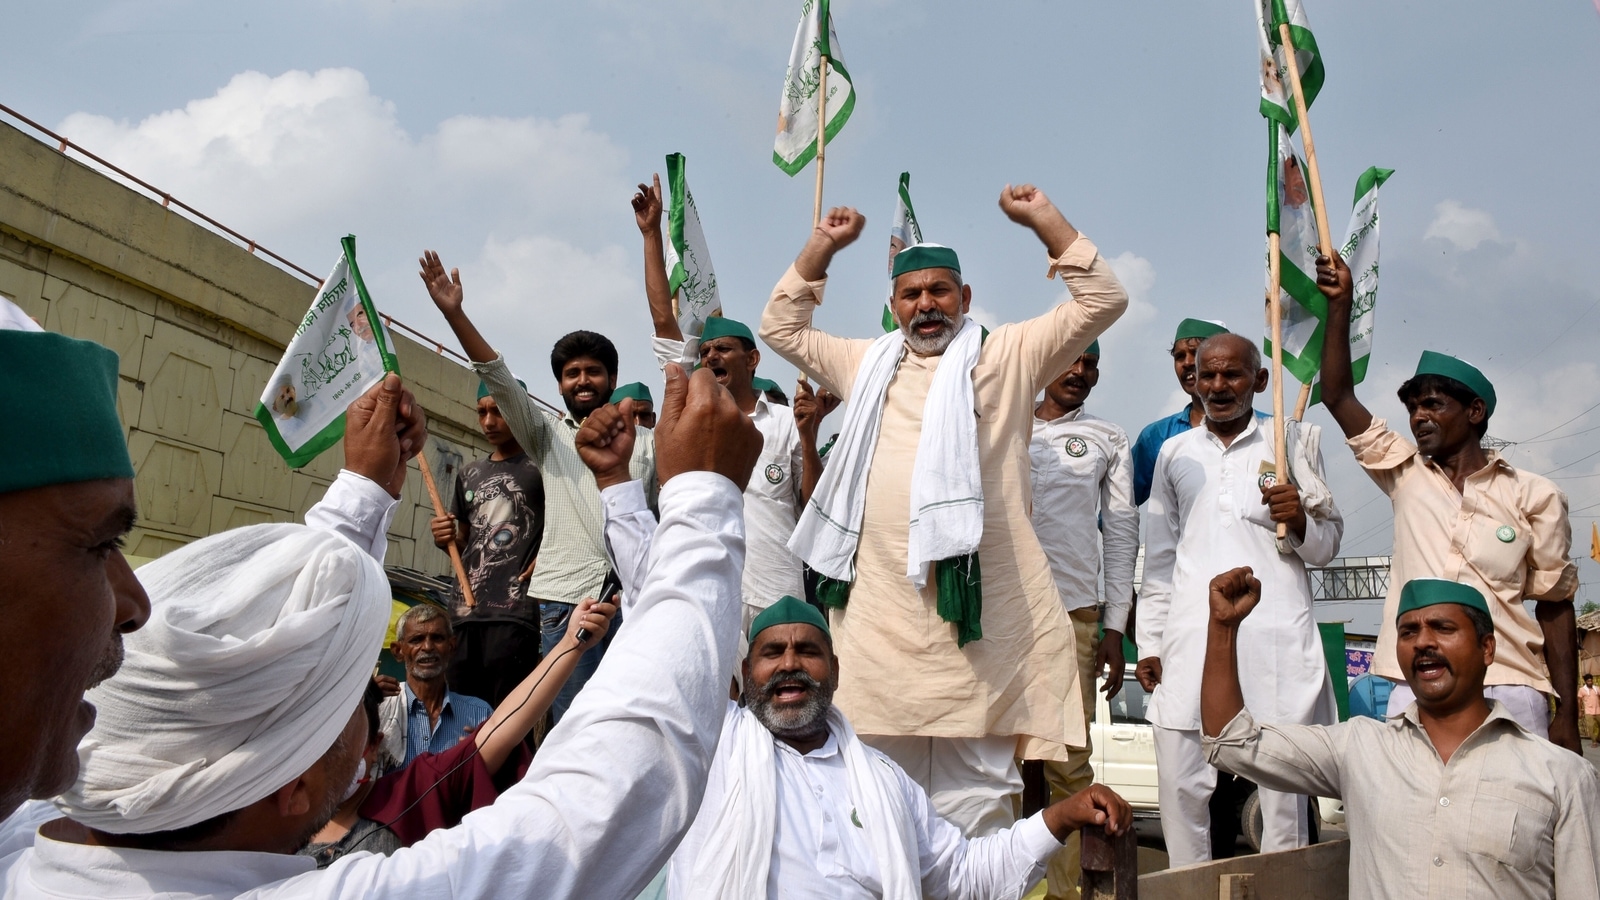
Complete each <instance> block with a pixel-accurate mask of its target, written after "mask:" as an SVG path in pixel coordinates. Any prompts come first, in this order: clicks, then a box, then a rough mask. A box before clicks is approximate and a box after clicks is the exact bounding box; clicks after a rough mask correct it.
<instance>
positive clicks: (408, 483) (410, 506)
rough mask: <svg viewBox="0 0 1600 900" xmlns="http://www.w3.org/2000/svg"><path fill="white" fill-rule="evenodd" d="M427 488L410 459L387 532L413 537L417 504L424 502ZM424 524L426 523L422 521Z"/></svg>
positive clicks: (414, 462)
mask: <svg viewBox="0 0 1600 900" xmlns="http://www.w3.org/2000/svg"><path fill="white" fill-rule="evenodd" d="M427 500H428V488H427V486H426V485H424V484H423V483H422V470H421V469H419V468H417V461H416V460H412V461H411V462H410V463H409V465H408V467H407V471H406V480H405V483H404V484H402V485H401V486H400V502H398V503H396V504H395V510H394V520H393V521H391V522H390V523H389V534H391V535H393V536H395V537H415V536H416V533H415V528H416V521H417V517H416V509H417V504H418V503H419V502H420V503H426V502H427ZM424 524H426V523H424Z"/></svg>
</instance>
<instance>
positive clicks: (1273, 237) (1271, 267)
mask: <svg viewBox="0 0 1600 900" xmlns="http://www.w3.org/2000/svg"><path fill="white" fill-rule="evenodd" d="M1278 259H1279V252H1278V233H1277V232H1276V231H1269V232H1267V271H1268V272H1269V273H1271V277H1270V279H1269V282H1270V283H1269V285H1268V287H1267V324H1268V327H1269V328H1271V334H1272V454H1273V456H1272V461H1273V466H1274V473H1273V474H1274V475H1275V476H1276V477H1277V478H1278V479H1279V481H1280V483H1282V482H1287V481H1288V478H1289V476H1288V472H1289V453H1288V449H1287V445H1286V444H1285V442H1284V436H1283V302H1282V295H1283V288H1282V284H1281V279H1282V276H1283V270H1282V268H1281V266H1280V263H1279V261H1278ZM1288 536H1289V525H1288V523H1286V522H1279V523H1278V537H1279V538H1286V537H1288Z"/></svg>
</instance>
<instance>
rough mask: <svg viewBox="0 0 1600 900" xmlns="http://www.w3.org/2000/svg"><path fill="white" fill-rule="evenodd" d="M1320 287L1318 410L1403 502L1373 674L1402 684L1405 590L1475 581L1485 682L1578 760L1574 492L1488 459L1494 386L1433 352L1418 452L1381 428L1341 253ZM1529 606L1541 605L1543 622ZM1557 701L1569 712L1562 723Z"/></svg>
mask: <svg viewBox="0 0 1600 900" xmlns="http://www.w3.org/2000/svg"><path fill="white" fill-rule="evenodd" d="M1317 283H1318V286H1319V287H1320V288H1321V289H1322V292H1323V293H1324V294H1325V295H1326V296H1327V298H1328V332H1327V336H1326V338H1325V340H1324V342H1323V348H1322V401H1323V403H1325V404H1326V405H1327V407H1328V412H1330V413H1332V414H1333V418H1334V420H1335V421H1337V422H1338V423H1339V427H1340V428H1341V429H1343V430H1344V434H1345V437H1346V438H1347V439H1348V440H1347V443H1349V445H1350V449H1351V450H1353V451H1355V455H1356V462H1358V463H1360V464H1361V467H1362V468H1364V469H1366V470H1367V474H1368V475H1369V476H1371V478H1372V480H1373V481H1374V482H1376V483H1377V485H1378V487H1380V488H1382V489H1383V492H1384V493H1385V494H1388V495H1389V499H1390V501H1391V502H1392V503H1393V504H1394V562H1393V563H1392V565H1391V568H1390V574H1389V596H1388V599H1387V602H1386V603H1385V604H1384V618H1383V627H1382V630H1381V631H1380V633H1379V635H1378V650H1377V654H1376V655H1375V657H1374V659H1373V671H1375V672H1377V673H1378V674H1379V675H1382V676H1383V677H1385V678H1388V679H1389V680H1391V681H1400V680H1401V679H1402V678H1403V677H1404V673H1403V671H1402V670H1401V669H1400V667H1399V666H1398V665H1397V663H1396V660H1395V657H1394V652H1393V647H1394V636H1395V631H1394V624H1393V623H1394V611H1395V603H1396V597H1397V592H1398V590H1399V587H1400V586H1401V585H1403V584H1405V583H1406V582H1408V581H1410V580H1411V579H1413V578H1430V577H1431V578H1447V579H1450V580H1451V581H1461V582H1465V583H1467V584H1471V585H1473V586H1474V587H1476V588H1477V589H1478V590H1480V591H1482V592H1483V594H1484V596H1486V597H1488V598H1489V608H1490V610H1491V612H1492V613H1493V616H1494V626H1495V634H1496V636H1497V637H1498V639H1499V652H1498V653H1497V654H1496V655H1495V660H1494V664H1493V665H1492V666H1490V667H1489V672H1488V675H1487V678H1486V680H1485V684H1486V685H1487V686H1488V690H1489V695H1490V696H1491V697H1493V698H1495V699H1496V700H1499V701H1500V702H1501V703H1502V704H1503V705H1504V706H1505V707H1506V709H1507V711H1508V712H1509V713H1510V715H1511V716H1512V717H1513V718H1515V719H1516V720H1517V722H1519V723H1520V724H1521V725H1522V726H1523V727H1524V728H1527V729H1528V730H1529V731H1531V732H1533V733H1534V734H1537V735H1540V736H1548V737H1549V738H1550V740H1552V741H1554V742H1555V743H1557V744H1560V745H1561V746H1563V747H1566V748H1567V749H1569V750H1572V751H1574V752H1578V751H1579V750H1580V743H1581V742H1580V740H1579V737H1578V717H1577V705H1578V704H1577V696H1576V694H1577V685H1578V661H1577V647H1578V633H1577V619H1576V615H1575V613H1574V610H1573V608H1572V596H1573V594H1574V593H1576V592H1577V587H1578V569H1577V566H1575V565H1573V563H1572V562H1571V560H1569V559H1568V558H1567V555H1568V552H1569V551H1570V550H1571V549H1572V526H1571V524H1570V523H1569V522H1568V521H1567V498H1566V495H1565V494H1563V493H1562V492H1561V491H1560V489H1558V488H1557V487H1556V486H1555V484H1553V483H1552V482H1550V481H1549V480H1548V479H1546V478H1542V477H1540V476H1538V475H1534V474H1532V473H1529V472H1522V471H1518V470H1517V469H1515V468H1513V467H1512V465H1511V464H1510V463H1509V462H1507V461H1506V460H1504V459H1502V458H1501V457H1500V455H1499V454H1497V453H1495V452H1494V451H1493V450H1485V449H1483V447H1482V445H1481V441H1482V438H1483V435H1484V433H1485V432H1486V431H1487V430H1488V427H1489V416H1490V415H1492V414H1493V413H1494V407H1495V392H1494V386H1493V385H1492V384H1490V383H1489V380H1488V379H1487V378H1485V377H1484V375H1483V373H1482V372H1480V371H1478V370H1477V369H1476V368H1474V367H1472V366H1470V365H1468V364H1467V363H1464V362H1462V361H1461V360H1459V359H1455V358H1453V357H1449V356H1445V355H1444V354H1442V353H1434V352H1431V351H1429V352H1425V353H1423V354H1422V360H1421V362H1419V363H1418V365H1417V373H1416V375H1415V376H1414V377H1412V378H1411V379H1410V380H1408V381H1407V382H1406V383H1405V384H1402V385H1401V386H1400V392H1399V393H1400V401H1401V402H1402V403H1404V404H1405V406H1406V412H1407V413H1408V414H1409V417H1410V423H1411V434H1412V437H1413V438H1414V439H1415V441H1416V443H1415V444H1412V443H1411V442H1410V441H1407V440H1406V439H1405V438H1404V437H1402V436H1401V435H1400V434H1399V433H1398V432H1395V431H1393V430H1391V429H1390V428H1388V426H1387V424H1386V423H1385V422H1384V421H1383V420H1382V419H1378V418H1374V417H1373V415H1372V413H1370V412H1368V411H1367V408H1366V407H1365V406H1363V405H1362V404H1361V401H1359V400H1357V399H1356V396H1355V392H1354V390H1353V389H1352V378H1351V369H1350V305H1351V300H1352V296H1351V295H1352V288H1351V278H1350V269H1349V268H1348V267H1347V266H1345V264H1344V260H1342V259H1339V258H1338V256H1337V255H1335V257H1334V259H1332V260H1329V259H1327V258H1325V257H1318V259H1317ZM1524 600H1537V601H1539V602H1538V603H1537V604H1536V606H1535V608H1536V610H1537V613H1536V616H1537V622H1536V621H1535V616H1530V615H1528V613H1527V611H1526V610H1525V609H1524V608H1523V605H1522V604H1523V601H1524ZM1547 695H1555V696H1556V697H1557V699H1558V701H1559V702H1558V705H1557V708H1556V714H1555V718H1554V719H1553V720H1552V719H1550V717H1549V705H1548V702H1547V701H1546V699H1545V698H1546V696H1547ZM1410 701H1411V695H1410V691H1409V690H1408V689H1407V688H1406V686H1405V685H1404V684H1400V685H1397V686H1396V687H1395V690H1394V693H1392V694H1390V695H1389V714H1390V715H1394V714H1395V713H1397V712H1399V711H1400V710H1402V709H1405V707H1406V704H1407V703H1409V702H1410Z"/></svg>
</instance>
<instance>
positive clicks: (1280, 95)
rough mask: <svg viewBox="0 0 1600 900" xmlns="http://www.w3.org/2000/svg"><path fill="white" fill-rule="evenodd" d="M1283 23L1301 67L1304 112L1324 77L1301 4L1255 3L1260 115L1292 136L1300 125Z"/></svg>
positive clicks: (1284, 0)
mask: <svg viewBox="0 0 1600 900" xmlns="http://www.w3.org/2000/svg"><path fill="white" fill-rule="evenodd" d="M1284 22H1287V23H1289V39H1290V40H1291V41H1293V42H1294V56H1295V61H1296V62H1297V63H1299V65H1300V88H1301V90H1303V91H1304V92H1305V101H1306V109H1307V110H1309V109H1311V104H1312V102H1314V101H1315V100H1316V99H1317V94H1318V93H1320V92H1321V91H1322V82H1323V81H1324V80H1325V79H1326V77H1327V76H1326V73H1325V72H1324V71H1323V68H1322V53H1321V52H1320V51H1318V49H1317V39H1316V36H1314V35H1313V34H1312V33H1311V23H1310V22H1309V21H1307V20H1306V11H1305V8H1304V7H1302V6H1301V5H1300V0H1256V25H1257V28H1256V31H1257V33H1258V35H1257V36H1258V37H1259V39H1260V44H1261V104H1260V108H1261V114H1262V115H1263V116H1266V117H1267V118H1268V119H1271V120H1273V121H1275V122H1278V123H1279V124H1281V125H1283V127H1284V128H1287V129H1288V130H1289V131H1290V132H1291V133H1292V132H1294V130H1295V129H1296V128H1298V127H1299V126H1300V122H1299V116H1298V115H1296V113H1295V109H1294V100H1293V98H1292V97H1291V96H1290V93H1289V90H1290V87H1291V85H1290V83H1289V69H1288V64H1287V63H1286V62H1285V57H1284V49H1283V40H1282V34H1281V32H1280V31H1279V28H1278V26H1279V25H1280V24H1282V23H1284Z"/></svg>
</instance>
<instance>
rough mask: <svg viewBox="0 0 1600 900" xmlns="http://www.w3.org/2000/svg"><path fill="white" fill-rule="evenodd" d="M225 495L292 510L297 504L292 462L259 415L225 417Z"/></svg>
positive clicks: (234, 414) (223, 466)
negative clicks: (271, 438)
mask: <svg viewBox="0 0 1600 900" xmlns="http://www.w3.org/2000/svg"><path fill="white" fill-rule="evenodd" d="M222 453H223V456H222V496H223V497H226V498H228V499H230V500H242V501H244V502H246V503H255V504H260V505H262V506H270V507H275V508H277V509H282V510H288V509H290V508H292V507H293V505H294V498H293V494H292V493H291V485H290V479H289V466H288V465H287V464H286V463H284V461H283V457H281V456H279V455H278V451H276V450H274V449H272V443H271V442H270V441H268V440H267V433H266V432H265V431H263V430H262V428H261V425H260V424H258V423H257V422H256V420H255V419H251V418H247V417H245V416H242V415H239V414H237V413H233V412H228V413H224V414H223V417H222Z"/></svg>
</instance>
